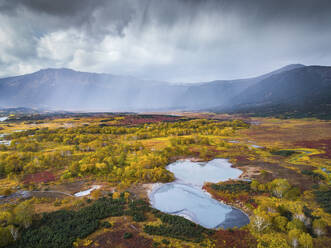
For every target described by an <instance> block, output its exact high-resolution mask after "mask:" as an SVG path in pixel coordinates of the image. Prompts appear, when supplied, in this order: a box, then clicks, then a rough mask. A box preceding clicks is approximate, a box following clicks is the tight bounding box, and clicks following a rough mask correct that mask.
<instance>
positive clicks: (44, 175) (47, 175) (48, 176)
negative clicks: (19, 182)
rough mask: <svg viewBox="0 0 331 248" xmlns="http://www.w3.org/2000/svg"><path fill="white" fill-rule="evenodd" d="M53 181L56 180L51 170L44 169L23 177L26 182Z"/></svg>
mask: <svg viewBox="0 0 331 248" xmlns="http://www.w3.org/2000/svg"><path fill="white" fill-rule="evenodd" d="M51 181H55V176H54V174H53V173H52V172H49V171H43V172H38V173H35V174H30V175H26V176H25V177H24V179H23V182H24V183H25V184H32V183H47V182H51Z"/></svg>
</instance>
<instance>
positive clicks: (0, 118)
mask: <svg viewBox="0 0 331 248" xmlns="http://www.w3.org/2000/svg"><path fill="white" fill-rule="evenodd" d="M7 119H8V117H7V116H6V117H0V121H5V120H7Z"/></svg>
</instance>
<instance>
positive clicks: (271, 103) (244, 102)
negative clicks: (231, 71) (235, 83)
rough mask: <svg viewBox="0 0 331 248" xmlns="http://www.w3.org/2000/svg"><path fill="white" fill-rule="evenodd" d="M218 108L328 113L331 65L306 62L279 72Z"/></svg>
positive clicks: (231, 110)
mask: <svg viewBox="0 0 331 248" xmlns="http://www.w3.org/2000/svg"><path fill="white" fill-rule="evenodd" d="M232 102H233V104H232V105H227V106H225V105H220V106H219V107H217V108H214V109H213V110H214V111H218V112H259V113H263V112H265V113H268V112H269V113H282V112H291V111H292V112H293V111H295V112H301V113H302V112H314V113H317V112H321V113H324V114H327V113H330V114H331V67H327V66H307V67H301V68H296V69H293V70H290V71H286V72H282V73H278V74H274V75H271V76H270V77H267V78H265V79H263V80H261V81H260V82H258V83H257V84H255V85H253V86H250V87H248V88H247V89H246V90H245V91H244V92H242V93H240V94H238V95H237V96H235V97H233V98H232Z"/></svg>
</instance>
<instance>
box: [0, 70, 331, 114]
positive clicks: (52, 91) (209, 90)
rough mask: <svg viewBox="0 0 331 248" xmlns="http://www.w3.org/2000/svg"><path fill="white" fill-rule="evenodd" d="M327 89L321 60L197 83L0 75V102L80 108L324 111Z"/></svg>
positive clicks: (328, 75)
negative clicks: (320, 63)
mask: <svg viewBox="0 0 331 248" xmlns="http://www.w3.org/2000/svg"><path fill="white" fill-rule="evenodd" d="M330 92H331V67H326V66H304V65H300V64H295V65H288V66H285V67H283V68H281V69H279V70H276V71H273V72H270V73H268V74H264V75H262V76H259V77H255V78H248V79H239V80H217V81H212V82H204V83H197V84H170V83H167V82H158V81H151V80H140V79H137V78H133V77H128V76H115V75H110V74H98V73H86V72H78V71H74V70H70V69H45V70H40V71H38V72H35V73H31V74H27V75H22V76H16V77H9V78H3V79H0V106H1V107H29V108H43V109H58V110H86V111H92V110H93V111H95V110H100V111H140V110H143V111H148V110H153V111H154V110H206V109H208V110H212V111H217V112H252V111H253V112H254V111H255V112H256V111H262V112H263V111H269V112H270V111H271V112H272V111H275V110H277V111H280V112H282V111H288V110H291V111H292V110H298V109H301V110H300V111H305V110H307V109H310V111H319V109H323V111H328V110H327V109H328V107H329V106H330V105H329V104H330V99H331V94H330ZM312 105H313V106H314V107H313V108H312ZM319 106H320V108H319ZM308 107H309V108H308ZM302 109H303V110H302Z"/></svg>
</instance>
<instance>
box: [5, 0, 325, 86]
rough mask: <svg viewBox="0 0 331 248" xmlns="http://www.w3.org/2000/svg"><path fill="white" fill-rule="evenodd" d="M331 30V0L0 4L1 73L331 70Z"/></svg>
mask: <svg viewBox="0 0 331 248" xmlns="http://www.w3.org/2000/svg"><path fill="white" fill-rule="evenodd" d="M330 24H331V1H329V0H277V1H276V0H250V1H246V0H171V1H168V0H70V1H68V0H56V1H55V0H2V1H1V0H0V35H2V38H1V37H0V53H1V54H2V57H1V60H0V70H1V72H2V75H10V74H17V73H25V72H30V71H33V70H35V69H39V68H42V67H45V66H47V67H72V68H74V69H80V70H89V71H99V72H110V73H115V74H133V75H135V76H141V77H145V78H154V79H160V80H173V81H181V80H184V81H199V80H209V79H216V78H234V77H246V76H252V75H256V74H259V73H262V72H264V71H268V70H271V69H275V68H277V67H278V66H282V65H284V64H286V63H297V62H300V63H305V64H331V51H330V49H329V44H328V43H329V41H330V40H331V25H330Z"/></svg>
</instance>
